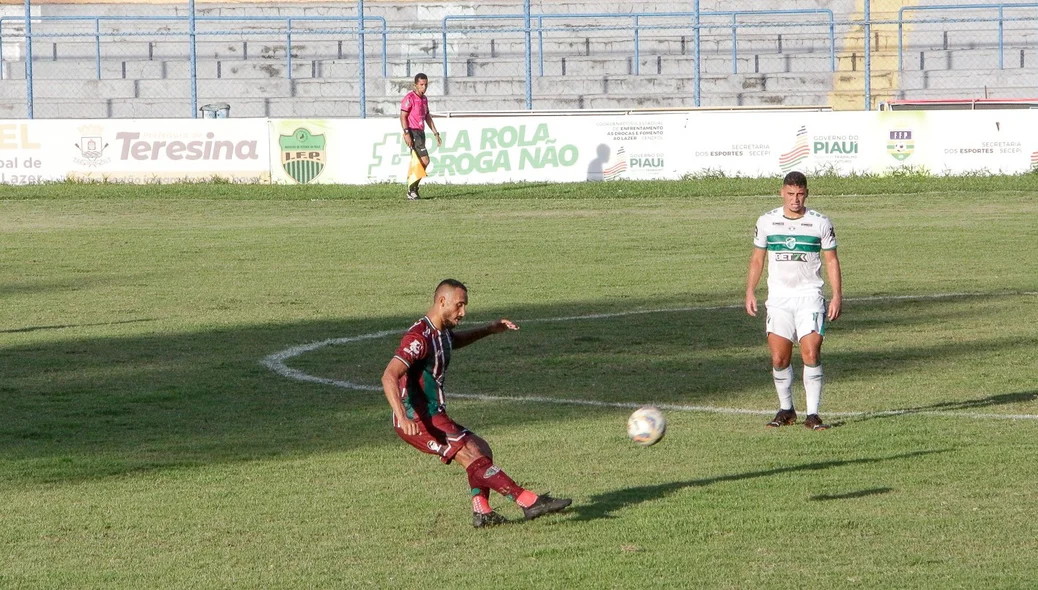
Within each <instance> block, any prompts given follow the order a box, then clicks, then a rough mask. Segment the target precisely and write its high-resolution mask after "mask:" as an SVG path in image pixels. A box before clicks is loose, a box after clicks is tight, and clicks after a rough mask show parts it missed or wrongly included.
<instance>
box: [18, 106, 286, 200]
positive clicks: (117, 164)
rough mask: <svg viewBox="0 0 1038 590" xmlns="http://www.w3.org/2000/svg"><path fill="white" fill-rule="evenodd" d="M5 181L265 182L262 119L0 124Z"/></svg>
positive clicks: (267, 172)
mask: <svg viewBox="0 0 1038 590" xmlns="http://www.w3.org/2000/svg"><path fill="white" fill-rule="evenodd" d="M0 160H3V162H4V166H3V170H2V171H0V173H2V174H4V177H3V180H2V182H5V183H7V184H26V183H33V182H44V181H63V180H66V179H76V180H94V181H110V182H128V183H149V182H174V181H181V180H186V181H199V180H211V179H213V178H220V179H223V180H227V181H230V182H269V181H270V156H269V154H268V149H267V121H266V119H235V120H231V119H221V120H218V121H214V120H208V119H187V120H181V119H177V120H173V119H99V120H62V121H56V120H31V121H29V120H27V121H9V122H4V123H0Z"/></svg>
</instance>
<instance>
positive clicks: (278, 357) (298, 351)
mask: <svg viewBox="0 0 1038 590" xmlns="http://www.w3.org/2000/svg"><path fill="white" fill-rule="evenodd" d="M998 295H1027V296H1036V295H1038V292H1032V291H1023V292H1015V293H999V294H992V293H937V294H933V295H889V296H877V297H854V298H848V299H845V300H844V301H847V302H868V301H904V300H934V299H951V298H961V297H994V296H998ZM742 307H743V306H742V305H719V306H704V307H672V308H663V309H639V310H631V311H621V312H614V313H595V314H587V315H575V316H562V317H554V318H532V319H528V320H516V321H517V323H520V324H529V323H534V322H544V323H548V322H571V321H579V320H599V319H610V318H618V317H625V316H632V315H645V314H652V313H680V312H690V311H716V310H721V309H742ZM400 334H401V331H400V330H383V331H381V332H372V333H370V334H361V335H360V336H346V337H343V338H329V339H327V340H321V341H319V342H311V343H309V344H300V345H298V346H292V347H290V348H286V349H285V350H282V351H280V352H276V353H274V354H272V355H270V356H268V357H266V358H264V359H263V360H262V361H260V362H261V363H262V364H263V365H265V366H266V367H267V368H269V369H270V370H271V371H274V372H275V373H277V374H278V375H281V376H282V377H287V378H289V379H295V380H296V381H305V382H308V383H318V384H321V385H331V386H333V387H340V388H342V389H352V390H355V391H382V388H381V387H379V386H375V385H364V384H361V383H354V382H352V381H343V380H339V379H328V378H326V377H316V376H314V375H310V374H308V373H304V372H303V371H300V370H298V369H293V368H291V367H289V366H288V365H286V364H285V361H287V360H288V359H291V358H294V357H297V356H300V355H302V354H305V353H308V352H312V351H314V350H317V349H320V348H324V347H325V346H334V345H337V344H349V343H352V342H361V341H363V340H376V339H379V338H386V337H388V336H397V335H400ZM449 396H450V397H452V398H459V399H471V400H478V401H506V402H524V403H527V402H534V403H546V404H566V405H575V406H589V407H596V408H624V409H634V408H639V407H641V406H643V405H645V404H644V403H639V402H603V401H598V400H584V399H566V398H556V397H540V396H505V395H483V394H473V393H451V394H449ZM655 405H656V407H658V408H660V409H661V410H668V411H678V412H703V413H710V414H729V415H736V414H745V415H754V416H756V415H769V414H771V413H772V412H774V410H773V409H772V410H748V409H742V408H726V407H721V406H696V405H683V404H655ZM825 415H826V416H835V417H838V418H861V417H866V416H868V417H876V416H901V415H920V416H941V417H955V418H971V419H989V418H990V419H1001V420H1038V414H992V413H978V412H955V411H940V410H917V409H904V410H879V411H873V412H826V413H825Z"/></svg>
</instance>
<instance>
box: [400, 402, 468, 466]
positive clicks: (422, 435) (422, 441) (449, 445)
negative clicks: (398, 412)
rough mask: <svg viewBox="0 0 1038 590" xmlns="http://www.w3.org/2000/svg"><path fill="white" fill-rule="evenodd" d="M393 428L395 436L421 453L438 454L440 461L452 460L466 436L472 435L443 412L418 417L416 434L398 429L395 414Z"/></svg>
mask: <svg viewBox="0 0 1038 590" xmlns="http://www.w3.org/2000/svg"><path fill="white" fill-rule="evenodd" d="M393 429H394V430H396V434H397V436H399V437H400V438H402V439H404V442H406V443H407V444H409V445H411V446H412V447H414V448H416V449H418V450H419V451H422V452H423V453H429V454H431V455H439V457H440V461H443V462H444V463H450V462H451V461H453V460H454V455H457V454H458V451H460V450H461V448H462V447H464V446H465V442H466V441H467V440H468V438H469V437H470V436H472V433H471V432H469V430H468V429H467V428H465V427H464V426H462V425H461V424H458V423H457V422H455V421H454V420H451V419H450V416H448V415H447V414H444V413H439V414H433V415H432V416H425V417H420V418H419V419H418V434H416V435H414V436H410V435H408V434H405V433H404V431H403V430H401V429H400V426H399V425H398V424H397V423H396V417H395V416H394V417H393Z"/></svg>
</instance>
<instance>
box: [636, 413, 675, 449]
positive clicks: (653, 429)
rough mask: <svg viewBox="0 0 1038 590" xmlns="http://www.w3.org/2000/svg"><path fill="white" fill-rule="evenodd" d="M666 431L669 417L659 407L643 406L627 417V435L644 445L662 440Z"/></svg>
mask: <svg viewBox="0 0 1038 590" xmlns="http://www.w3.org/2000/svg"><path fill="white" fill-rule="evenodd" d="M666 431H667V419H666V418H664V417H663V412H661V411H660V410H659V408H654V407H652V406H642V407H640V408H638V409H637V410H635V411H634V413H633V414H631V417H630V418H628V419H627V436H629V437H630V438H631V440H632V441H634V442H635V443H637V444H639V445H642V446H643V447H647V446H650V445H654V444H656V443H658V442H660V439H661V438H663V434H664V433H665V432H666Z"/></svg>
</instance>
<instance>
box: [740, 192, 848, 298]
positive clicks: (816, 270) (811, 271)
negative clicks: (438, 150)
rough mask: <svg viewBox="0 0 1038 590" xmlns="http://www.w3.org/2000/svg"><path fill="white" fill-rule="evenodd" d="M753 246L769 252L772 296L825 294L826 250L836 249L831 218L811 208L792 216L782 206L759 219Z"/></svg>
mask: <svg viewBox="0 0 1038 590" xmlns="http://www.w3.org/2000/svg"><path fill="white" fill-rule="evenodd" d="M753 245H754V246H755V247H757V248H761V249H763V250H767V251H768V297H769V298H771V297H804V296H809V295H821V294H822V284H823V282H822V250H835V249H836V231H835V230H834V229H833V224H832V222H831V221H829V218H828V217H826V216H825V215H822V214H821V213H819V212H817V211H814V210H811V209H808V210H807V212H805V213H804V216H803V217H801V218H799V219H790V218H788V217H786V216H785V215H784V214H783V211H782V207H779V208H777V209H773V210H771V211H768V212H767V213H765V214H764V215H761V216H760V218H758V219H757V228H756V230H755V231H754V235H753Z"/></svg>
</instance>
